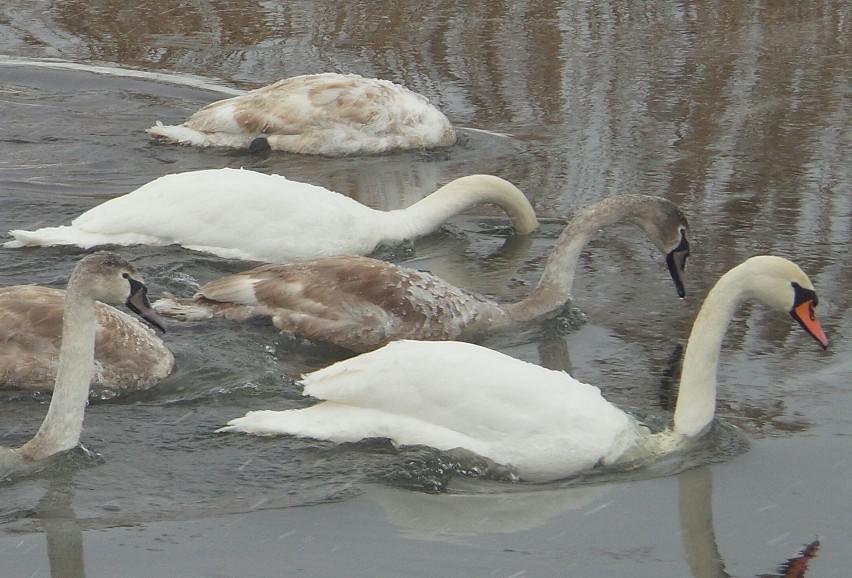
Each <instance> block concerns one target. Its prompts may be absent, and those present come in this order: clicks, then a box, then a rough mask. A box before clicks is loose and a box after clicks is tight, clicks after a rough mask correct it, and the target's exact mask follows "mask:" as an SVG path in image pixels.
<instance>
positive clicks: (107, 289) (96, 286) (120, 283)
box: [68, 251, 166, 333]
mask: <svg viewBox="0 0 852 578" xmlns="http://www.w3.org/2000/svg"><path fill="white" fill-rule="evenodd" d="M72 284H73V285H74V286H75V288H76V289H77V290H78V291H81V292H84V293H86V294H87V295H90V296H91V297H92V298H94V299H96V300H97V301H101V302H103V303H107V304H109V305H122V304H124V305H125V306H126V307H127V308H128V309H130V310H131V311H133V312H134V313H136V314H137V315H138V316H139V317H141V318H142V319H144V320H145V321H147V322H148V323H150V324H151V325H152V326H154V327H155V328H157V329H159V330H160V331H161V332H163V333H165V332H166V328H165V326H164V325H163V321H162V319H160V316H159V315H157V312H156V311H154V309H153V308H152V307H151V303H150V302H149V301H148V288H147V287H146V286H145V283H144V280H143V279H142V275H140V274H139V271H137V270H136V268H135V267H134V266H133V265H131V264H130V263H129V262H127V261H126V260H125V259H124V258H122V257H121V256H119V255H118V254H116V253H112V252H110V251H98V252H97V253H93V254H91V255H88V256H86V257H84V258H83V259H81V260H80V262H79V263H78V264H77V266H76V267H75V269H74V273H73V274H72V276H71V279H70V280H69V282H68V285H69V288H70V287H71V286H72Z"/></svg>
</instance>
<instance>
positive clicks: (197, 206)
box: [6, 168, 538, 263]
mask: <svg viewBox="0 0 852 578" xmlns="http://www.w3.org/2000/svg"><path fill="white" fill-rule="evenodd" d="M478 203H493V204H496V205H498V206H499V207H501V208H503V209H504V210H505V211H506V212H507V213H508V215H509V217H510V218H511V219H512V223H513V225H514V226H515V228H516V230H518V232H520V233H522V234H525V233H529V232H530V231H532V230H533V229H535V228H536V227H537V225H538V222H537V221H536V218H535V212H534V211H533V208H532V206H531V205H530V203H529V201H528V200H527V199H526V197H525V196H524V194H523V193H522V192H521V191H520V190H518V189H517V187H515V186H514V185H512V184H511V183H509V182H508V181H505V180H503V179H501V178H499V177H495V176H491V175H468V176H465V177H461V178H459V179H456V180H454V181H452V182H450V183H448V184H446V185H444V186H443V187H441V188H440V189H438V190H437V191H435V192H433V193H432V194H431V195H428V196H427V197H426V198H424V199H422V200H421V201H419V202H417V203H415V204H414V205H412V206H411V207H408V208H406V209H401V210H396V211H387V212H386V211H378V210H375V209H372V208H370V207H367V206H365V205H363V204H361V203H359V202H358V201H356V200H354V199H352V198H350V197H347V196H346V195H342V194H340V193H336V192H334V191H330V190H328V189H325V188H323V187H320V186H316V185H312V184H309V183H303V182H299V181H292V180H289V179H287V178H285V177H283V176H279V175H265V174H262V173H258V172H255V171H249V170H243V169H230V168H224V169H209V170H200V171H188V172H183V173H177V174H172V175H166V176H163V177H160V178H158V179H156V180H154V181H151V182H149V183H146V184H145V185H143V186H141V187H139V188H138V189H136V190H134V191H132V192H130V193H128V194H126V195H122V196H120V197H116V198H114V199H110V200H109V201H106V202H104V203H102V204H100V205H98V206H96V207H93V208H92V209H89V210H88V211H86V212H85V213H83V214H82V215H80V216H79V217H77V218H76V219H74V220H73V221H72V223H71V226H62V227H46V228H42V229H39V230H37V231H23V230H13V231H11V232H10V234H11V235H13V236H14V237H15V240H14V241H10V242H8V243H6V246H9V247H20V246H25V245H77V246H80V247H83V248H90V247H95V246H99V245H105V244H110V245H132V244H146V245H169V244H179V245H182V246H184V247H187V248H189V249H194V250H198V251H204V252H207V253H213V254H215V255H218V256H220V257H224V258H228V259H246V260H253V261H265V262H271V263H280V262H285V261H303V260H306V259H316V258H320V257H326V256H332V255H363V254H367V253H370V252H372V251H373V250H374V249H376V247H377V246H378V245H379V244H380V243H398V242H401V241H402V240H404V239H414V238H417V237H419V236H422V235H425V234H428V233H430V232H432V231H434V230H435V229H436V228H438V227H439V226H440V225H441V224H442V223H444V222H445V221H446V220H447V219H449V218H450V217H452V216H453V215H455V214H457V213H460V212H462V211H464V210H466V209H468V208H470V207H472V206H473V205H475V204H478Z"/></svg>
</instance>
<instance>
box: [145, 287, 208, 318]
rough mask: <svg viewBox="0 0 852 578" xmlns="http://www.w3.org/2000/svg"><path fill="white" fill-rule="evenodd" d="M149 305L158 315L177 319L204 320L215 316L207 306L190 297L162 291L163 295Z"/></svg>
mask: <svg viewBox="0 0 852 578" xmlns="http://www.w3.org/2000/svg"><path fill="white" fill-rule="evenodd" d="M151 306H152V307H153V308H154V310H155V311H156V312H157V313H159V314H160V315H162V316H164V317H168V318H170V319H177V320H178V321H205V320H207V319H212V318H213V317H214V316H215V315H214V313H213V311H211V310H210V308H209V307H206V306H204V305H202V304H200V303H198V302H197V301H194V300H192V299H179V298H177V297H175V296H174V295H172V294H171V293H163V297H162V298H161V299H158V300H157V301H155V302H154V303H153V304H152V305H151Z"/></svg>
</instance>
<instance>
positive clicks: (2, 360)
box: [0, 285, 175, 395]
mask: <svg viewBox="0 0 852 578" xmlns="http://www.w3.org/2000/svg"><path fill="white" fill-rule="evenodd" d="M64 303H65V291H63V290H61V289H53V288H50V287H41V286H38V285H15V286H10V287H0V344H2V347H1V348H0V385H8V386H11V387H13V388H15V389H28V390H37V391H52V390H53V384H54V379H55V378H56V363H57V360H58V358H59V350H60V343H61V335H62V315H63V311H64V309H65V306H64ZM95 313H96V315H97V321H98V328H97V336H96V338H95V371H94V375H93V377H92V383H91V387H90V392H92V393H94V394H95V395H104V394H106V393H108V394H110V395H111V394H114V393H118V392H123V391H139V390H145V389H149V388H150V387H152V386H154V385H155V384H156V383H158V382H159V381H161V380H163V379H165V378H166V377H168V376H169V375H170V374H171V373H172V371H174V368H175V358H174V355H172V352H171V351H170V350H169V349H168V347H166V346H165V344H164V343H163V342H162V340H161V339H160V338H159V337H157V336H156V335H155V334H154V332H153V331H152V330H151V329H150V328H148V327H147V326H146V325H144V324H142V323H140V322H139V321H137V320H136V319H134V318H133V317H132V316H130V315H128V314H126V313H124V312H122V311H119V310H118V309H116V308H114V307H111V306H109V305H105V304H104V303H100V302H97V303H95ZM128 351H132V352H134V353H133V355H127V352H128Z"/></svg>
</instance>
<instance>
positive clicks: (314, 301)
mask: <svg viewBox="0 0 852 578" xmlns="http://www.w3.org/2000/svg"><path fill="white" fill-rule="evenodd" d="M196 298H200V299H201V300H203V301H204V302H213V303H211V304H210V305H211V307H218V308H220V309H222V310H223V311H225V313H224V314H225V316H226V317H231V318H247V317H251V316H257V315H269V316H272V318H273V322H274V323H275V325H276V326H277V327H278V328H279V329H282V330H286V331H292V332H294V333H296V334H298V335H301V336H303V337H307V338H308V339H312V340H317V341H325V342H329V343H334V344H337V345H340V346H341V347H346V348H347V349H352V350H353V351H366V350H369V349H374V348H376V347H379V346H381V345H384V344H385V343H387V342H388V341H392V340H394V339H401V338H414V339H452V338H455V337H458V336H460V335H462V334H464V333H466V332H468V331H470V330H471V329H472V328H473V327H475V326H476V325H477V323H478V322H479V321H481V320H483V319H484V318H489V319H493V318H495V317H498V316H499V315H501V311H500V309H499V306H497V305H496V304H494V303H492V302H490V301H487V300H486V299H484V298H482V297H480V296H478V295H474V294H470V293H466V292H464V291H462V290H460V289H458V288H456V287H453V286H452V285H450V284H448V283H446V282H444V281H442V280H441V279H439V278H437V277H434V276H432V275H429V274H427V273H422V272H419V271H415V270H413V269H407V268H404V267H399V266H396V265H393V264H391V263H387V262H385V261H380V260H376V259H370V258H367V257H329V258H326V259H319V260H315V261H310V262H305V263H285V264H277V265H264V266H261V267H257V268H255V269H252V270H251V271H247V272H244V273H239V274H237V275H232V276H229V277H225V278H222V279H219V280H216V281H213V282H211V283H208V284H207V285H205V286H203V287H201V289H199V290H198V293H197V294H196ZM234 306H237V307H236V308H235V307H234Z"/></svg>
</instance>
